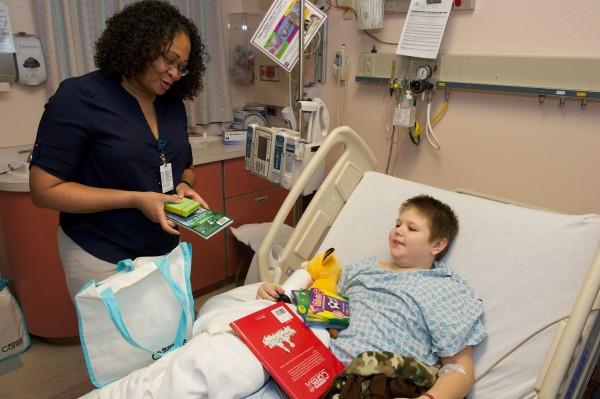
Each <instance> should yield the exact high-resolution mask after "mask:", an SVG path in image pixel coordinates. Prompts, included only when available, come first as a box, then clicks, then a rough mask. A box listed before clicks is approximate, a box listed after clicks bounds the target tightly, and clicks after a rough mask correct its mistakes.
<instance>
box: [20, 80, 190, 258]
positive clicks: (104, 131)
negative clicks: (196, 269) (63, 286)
mask: <svg viewBox="0 0 600 399" xmlns="http://www.w3.org/2000/svg"><path fill="white" fill-rule="evenodd" d="M154 106H155V109H156V117H157V121H158V131H159V134H160V139H162V140H165V142H166V146H165V148H164V152H165V156H166V161H167V162H168V163H171V166H172V170H173V183H174V186H175V187H176V186H177V184H179V182H180V179H181V176H182V174H183V171H184V169H186V168H189V167H191V166H192V151H191V147H190V144H189V140H188V135H187V118H186V113H185V107H184V105H183V102H182V101H178V102H176V103H168V102H166V101H165V99H164V98H161V97H160V96H159V97H157V99H156V100H155V102H154ZM31 164H32V165H37V166H39V167H40V168H42V169H43V170H44V171H46V172H48V173H50V174H51V175H53V176H56V177H58V178H59V179H61V180H64V181H73V182H77V183H81V184H84V185H87V186H92V187H101V188H111V189H117V190H130V191H155V192H159V193H162V189H161V180H160V171H159V168H160V165H161V164H162V162H161V160H160V154H159V151H158V149H157V140H156V139H155V138H154V135H153V134H152V131H151V130H150V126H149V125H148V123H147V121H146V118H145V117H144V114H143V112H142V109H141V107H140V106H139V103H138V101H137V100H136V98H135V97H133V96H132V95H131V94H129V93H128V92H127V91H126V90H125V89H124V88H123V86H121V84H120V82H117V81H115V80H111V79H108V78H106V77H105V76H104V75H103V74H102V72H101V71H94V72H91V73H88V74H86V75H83V76H80V77H76V78H69V79H66V80H65V81H63V82H62V83H61V84H60V86H59V88H58V90H57V91H56V93H55V94H54V95H53V96H52V97H50V99H49V101H48V103H47V104H46V107H45V110H44V114H43V115H42V119H41V121H40V125H39V127H38V132H37V138H36V142H35V145H34V149H33V153H32V160H31ZM60 225H61V226H62V228H63V230H64V232H65V233H66V234H67V235H68V236H69V237H70V238H71V239H72V240H73V241H75V242H76V243H77V244H78V245H79V246H81V247H82V248H83V249H84V250H86V251H87V252H89V253H90V254H92V255H94V256H95V257H97V258H100V259H103V260H105V261H107V262H111V263H117V262H118V261H120V260H123V259H134V258H136V257H139V256H156V255H164V254H165V253H167V252H169V251H171V250H172V249H173V248H175V247H176V246H177V245H178V243H179V236H176V235H172V234H169V233H167V232H165V231H163V230H162V228H161V227H160V225H159V224H158V223H154V222H152V221H150V220H149V219H148V218H146V217H145V216H144V214H143V213H142V212H141V211H139V210H138V209H115V210H109V211H103V212H97V213H77V214H75V213H66V212H61V213H60Z"/></svg>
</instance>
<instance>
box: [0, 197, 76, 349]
mask: <svg viewBox="0 0 600 399" xmlns="http://www.w3.org/2000/svg"><path fill="white" fill-rule="evenodd" d="M57 228H58V212H57V211H52V210H49V209H41V208H36V207H34V206H33V204H32V203H31V195H30V194H29V193H28V192H27V193H25V192H7V191H0V236H1V242H0V245H1V246H2V248H1V251H2V254H1V256H2V258H1V259H0V262H1V264H0V273H1V274H2V278H6V279H9V280H11V283H10V286H9V287H10V289H11V291H12V293H13V294H14V296H15V298H16V299H17V301H18V302H19V305H20V306H21V310H22V311H23V315H24V317H25V323H26V324H27V328H28V330H29V332H30V333H31V334H33V335H37V336H39V337H44V338H67V337H74V336H77V335H78V333H79V329H78V327H77V314H76V312H75V306H74V305H73V302H72V301H71V298H70V296H69V292H68V290H67V283H66V282H65V274H64V272H63V268H62V263H61V261H60V256H59V254H58V244H57V242H56V230H57Z"/></svg>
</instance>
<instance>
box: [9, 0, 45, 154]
mask: <svg viewBox="0 0 600 399" xmlns="http://www.w3.org/2000/svg"><path fill="white" fill-rule="evenodd" d="M0 2H2V3H4V4H5V5H6V7H7V8H8V16H9V18H10V25H11V27H12V30H13V33H17V32H26V33H30V34H37V30H36V28H35V21H34V17H33V8H32V6H31V0H0ZM10 88H11V90H10V91H9V92H0V147H13V146H19V145H28V144H32V143H33V142H34V140H35V133H36V131H37V126H38V122H39V120H40V117H41V116H42V112H43V111H44V104H45V103H46V100H47V98H48V95H47V92H46V84H45V83H44V84H42V85H40V86H35V87H33V86H22V85H19V84H14V85H11V86H10Z"/></svg>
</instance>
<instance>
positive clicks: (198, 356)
mask: <svg viewBox="0 0 600 399" xmlns="http://www.w3.org/2000/svg"><path fill="white" fill-rule="evenodd" d="M256 287H257V285H255V284H254V285H251V286H244V287H239V288H236V289H234V290H232V291H229V292H226V293H224V294H221V295H218V296H216V297H214V298H211V300H209V301H208V302H207V303H206V305H205V306H204V307H203V308H202V309H201V311H200V314H199V315H198V319H197V320H196V322H195V323H194V337H193V338H192V339H191V340H190V341H189V342H188V343H187V344H186V345H184V346H183V347H182V348H180V349H178V350H176V351H175V352H172V353H169V354H167V355H165V356H163V357H162V358H161V359H159V360H157V361H156V362H155V363H153V364H151V365H150V366H148V367H145V368H142V369H140V370H136V371H134V372H132V373H131V374H129V375H128V376H126V377H124V378H122V379H120V380H118V381H115V382H113V383H111V384H108V385H106V386H104V387H103V388H101V389H96V390H94V391H92V392H90V393H88V394H87V395H85V396H83V397H82V398H83V399H137V398H140V399H141V398H144V399H150V398H157V399H158V398H161V399H162V398H178V399H185V398H209V399H213V398H214V399H234V398H246V397H247V398H256V399H258V398H263V399H266V398H278V397H279V396H276V393H275V390H274V385H273V384H267V385H265V383H266V382H267V381H268V380H269V374H268V373H267V371H266V370H265V369H264V368H263V367H262V365H261V363H260V362H259V361H258V359H257V358H256V357H255V356H254V355H253V354H252V352H250V350H249V349H248V348H247V347H246V345H245V344H244V343H243V342H242V341H241V340H240V339H239V338H238V337H237V336H235V335H234V334H233V333H232V332H231V331H230V329H229V328H228V325H229V322H231V321H233V320H236V319H238V318H240V317H243V316H245V315H247V314H250V313H252V312H254V311H257V310H259V309H262V308H264V307H266V306H268V305H270V304H272V302H269V301H264V300H252V298H254V295H256ZM313 331H315V333H316V334H317V336H318V337H319V338H320V339H321V340H322V341H323V343H324V344H326V345H329V335H328V334H327V331H326V330H323V329H313ZM211 334H212V335H211ZM263 386H264V388H263Z"/></svg>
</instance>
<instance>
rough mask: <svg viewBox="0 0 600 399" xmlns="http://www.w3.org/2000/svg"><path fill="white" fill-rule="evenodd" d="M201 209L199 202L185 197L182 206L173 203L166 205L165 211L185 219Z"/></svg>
mask: <svg viewBox="0 0 600 399" xmlns="http://www.w3.org/2000/svg"><path fill="white" fill-rule="evenodd" d="M199 207H200V204H199V203H198V201H194V200H191V199H189V198H185V197H183V198H182V199H181V204H175V203H173V202H166V203H165V211H169V212H171V213H174V214H176V215H181V216H183V217H187V216H189V215H191V214H192V212H194V211H195V210H196V209H198V208H199Z"/></svg>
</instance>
